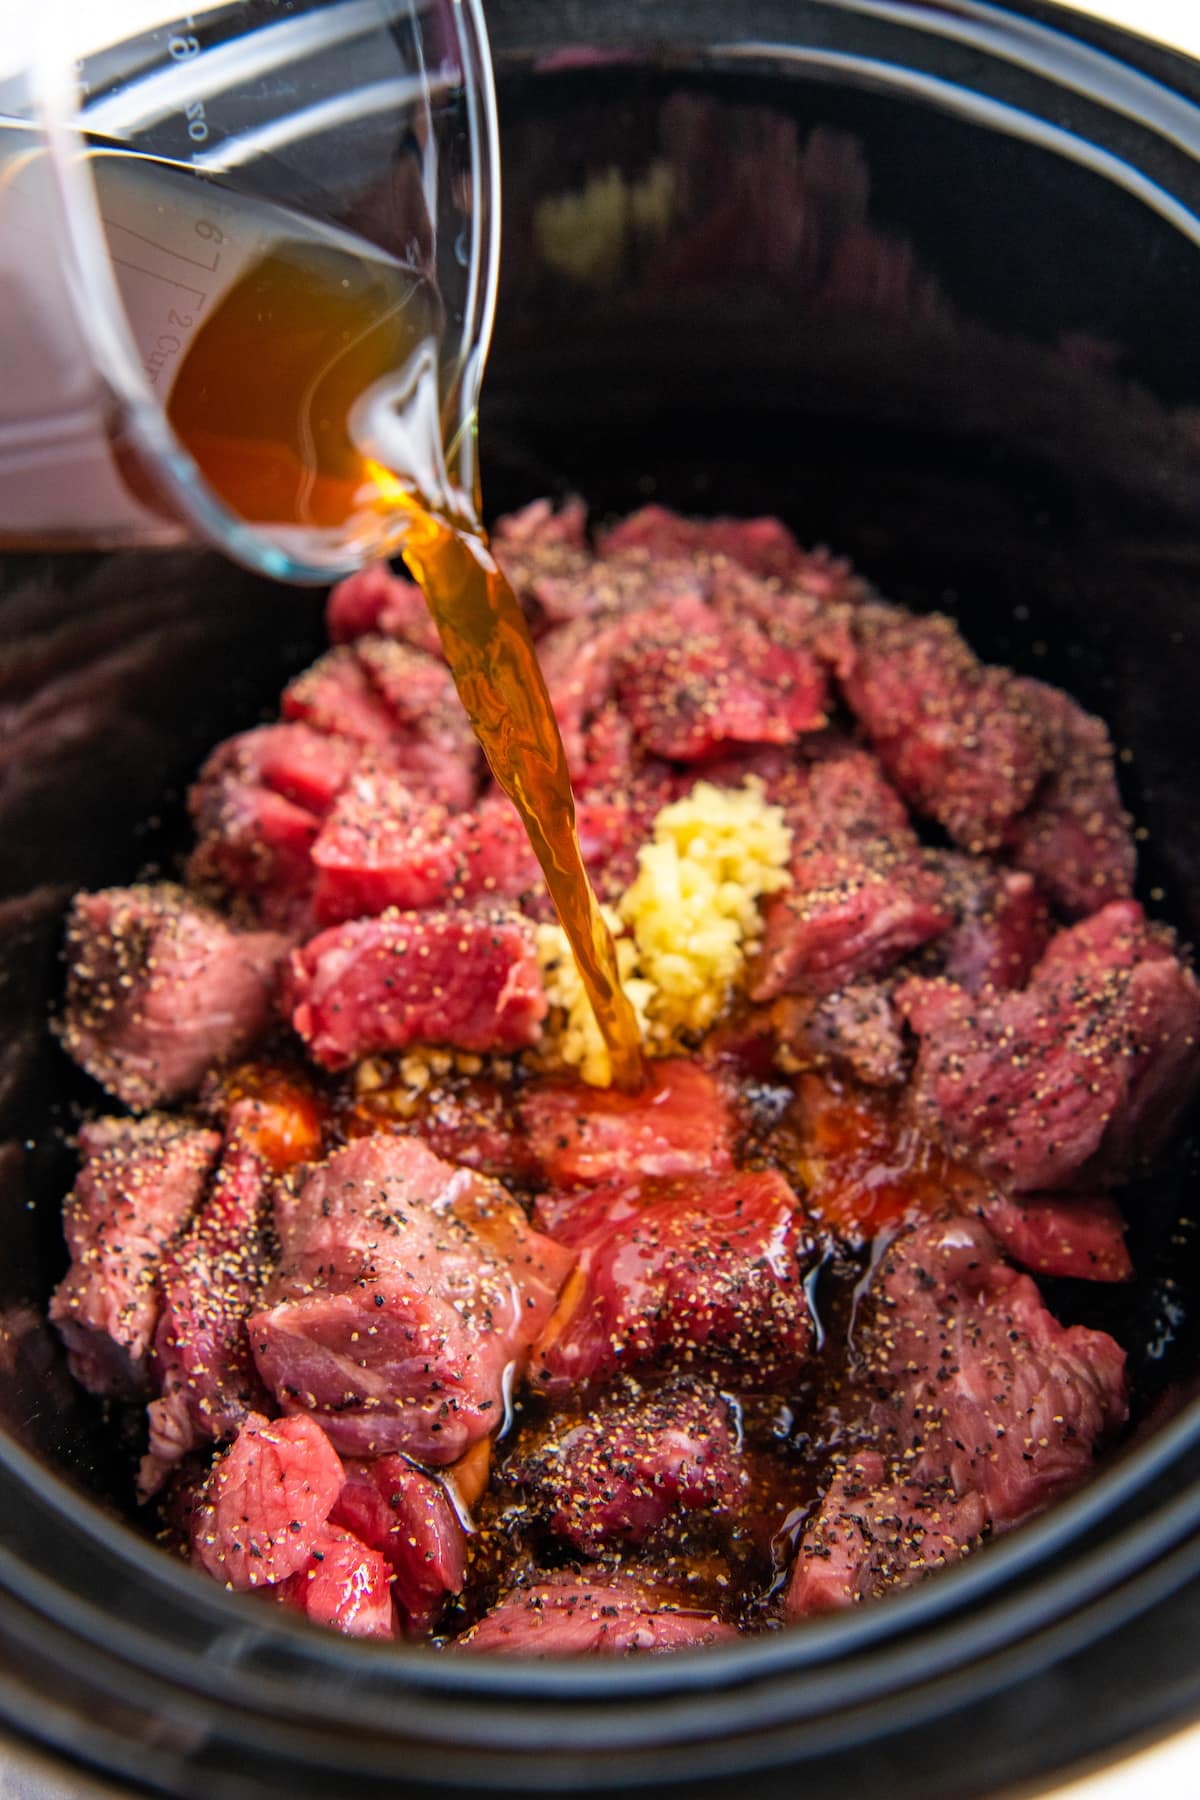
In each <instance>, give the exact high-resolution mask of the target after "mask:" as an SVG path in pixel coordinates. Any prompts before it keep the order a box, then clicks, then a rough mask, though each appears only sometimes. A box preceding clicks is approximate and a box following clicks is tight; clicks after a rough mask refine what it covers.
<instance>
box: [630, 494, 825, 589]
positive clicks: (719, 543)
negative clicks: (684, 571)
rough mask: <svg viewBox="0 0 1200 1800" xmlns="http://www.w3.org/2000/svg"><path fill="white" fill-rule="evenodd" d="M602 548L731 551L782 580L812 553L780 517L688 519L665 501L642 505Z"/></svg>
mask: <svg viewBox="0 0 1200 1800" xmlns="http://www.w3.org/2000/svg"><path fill="white" fill-rule="evenodd" d="M599 544H600V550H601V553H602V554H603V555H604V556H611V555H612V554H613V553H614V552H615V551H618V550H640V551H642V552H643V553H644V554H646V556H647V557H648V558H652V559H654V560H657V559H658V558H660V557H671V556H701V557H730V558H732V559H733V561H735V562H739V563H741V564H743V566H744V567H745V568H747V569H749V570H751V571H752V572H753V573H754V574H756V575H775V576H778V577H779V578H780V579H781V580H786V579H787V578H788V577H789V576H794V575H798V574H801V573H802V572H803V571H804V570H805V569H806V567H807V565H808V562H809V558H808V557H807V556H806V555H805V553H804V551H803V550H801V548H800V546H799V544H798V543H797V542H796V540H795V538H794V537H793V536H792V534H791V532H790V531H789V530H788V528H787V526H786V525H784V524H783V523H782V522H781V521H780V520H779V519H771V518H761V519H724V518H716V519H685V518H681V517H680V515H679V514H678V513H673V512H669V511H668V510H667V508H666V507H665V506H643V507H642V508H641V509H640V510H639V511H638V512H634V513H630V515H629V517H628V518H627V519H622V520H621V521H620V523H619V524H617V525H614V526H613V527H612V528H611V529H610V530H609V531H605V532H601V534H600V538H599Z"/></svg>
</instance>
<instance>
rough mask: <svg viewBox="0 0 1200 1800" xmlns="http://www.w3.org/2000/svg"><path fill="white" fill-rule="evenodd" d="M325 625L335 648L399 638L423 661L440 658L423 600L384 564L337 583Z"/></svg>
mask: <svg viewBox="0 0 1200 1800" xmlns="http://www.w3.org/2000/svg"><path fill="white" fill-rule="evenodd" d="M325 625H326V628H327V630H328V632H329V641H330V642H331V643H333V644H349V643H352V642H353V641H354V639H355V638H362V637H386V638H398V639H399V640H400V642H401V643H404V644H410V645H411V646H412V648H413V649H414V650H422V651H424V653H425V655H426V656H440V655H441V654H442V642H441V639H440V638H439V637H438V631H437V626H436V625H435V624H434V622H433V615H432V614H431V613H430V611H429V607H428V604H427V603H426V600H425V596H424V594H423V593H422V592H421V590H420V588H419V587H418V586H417V585H416V583H415V582H412V581H407V580H405V578H404V576H403V575H397V574H396V572H395V570H393V569H389V567H388V565H387V564H386V563H372V564H371V566H370V568H367V569H359V570H358V571H357V572H356V573H355V574H353V575H348V576H347V577H346V579H345V581H339V582H338V584H337V586H336V587H335V588H334V589H333V591H332V593H331V594H330V596H329V600H328V603H327V605H326V608H325Z"/></svg>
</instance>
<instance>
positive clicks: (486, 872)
mask: <svg viewBox="0 0 1200 1800" xmlns="http://www.w3.org/2000/svg"><path fill="white" fill-rule="evenodd" d="M312 858H313V862H314V864H315V865H316V868H317V870H318V875H317V886H316V893H315V896H314V903H313V904H314V910H315V912H316V916H317V919H318V921H319V922H320V923H321V924H322V925H336V924H340V923H341V922H342V921H343V920H346V919H359V918H365V917H368V916H372V915H376V914H378V913H381V912H386V911H387V909H388V908H389V907H393V906H394V907H398V908H400V909H401V910H402V911H416V912H419V911H422V910H424V909H426V908H430V907H436V906H444V907H448V906H461V905H463V904H465V903H468V902H471V901H474V900H477V899H479V898H481V897H486V898H489V899H490V900H492V901H493V902H494V901H497V900H503V899H513V900H515V899H518V898H519V897H520V896H521V895H522V894H524V893H525V892H526V891H527V890H528V889H536V888H540V886H541V884H542V873H541V870H540V868H539V867H538V863H537V858H536V857H535V856H534V854H533V851H532V849H531V848H530V844H529V839H528V837H527V836H526V834H525V829H524V826H523V825H522V824H521V821H520V819H519V817H518V816H517V812H516V809H515V808H514V807H513V805H512V803H511V802H510V801H509V800H507V799H506V798H505V797H504V796H503V795H499V794H496V795H490V796H488V797H487V798H486V799H484V800H482V801H481V802H480V804H479V805H478V806H477V807H474V808H472V809H471V810H470V811H468V812H458V813H451V812H449V811H448V810H447V808H446V807H444V806H439V805H437V804H436V803H435V802H431V801H428V800H423V799H421V798H420V797H418V796H417V795H414V794H413V792H412V790H411V789H410V788H408V787H407V786H406V785H405V783H404V782H403V781H402V780H401V779H400V777H398V776H395V775H387V774H383V773H380V772H379V771H377V770H371V771H363V772H362V773H360V774H359V775H357V776H355V777H354V778H353V779H352V780H351V781H350V783H349V784H348V786H347V787H346V789H345V791H344V793H343V794H342V796H341V798H340V799H339V800H338V802H337V804H336V805H335V807H334V809H333V811H332V813H331V814H330V816H329V818H328V819H327V820H326V822H325V825H324V827H323V829H322V831H321V835H320V837H319V838H318V839H317V841H316V844H315V845H314V846H313V852H312Z"/></svg>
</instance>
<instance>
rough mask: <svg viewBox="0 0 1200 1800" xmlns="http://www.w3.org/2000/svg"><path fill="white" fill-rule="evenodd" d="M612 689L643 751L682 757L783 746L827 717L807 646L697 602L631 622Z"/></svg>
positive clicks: (817, 668) (820, 675)
mask: <svg viewBox="0 0 1200 1800" xmlns="http://www.w3.org/2000/svg"><path fill="white" fill-rule="evenodd" d="M614 694H615V697H616V700H617V703H618V705H619V707H620V709H621V711H622V712H623V713H624V715H625V717H626V718H627V719H628V720H629V722H630V724H631V725H632V726H633V732H634V736H635V738H636V739H637V740H638V742H639V743H640V744H641V746H642V747H643V749H645V750H647V751H649V752H650V753H651V754H652V755H655V756H663V757H669V758H672V759H673V760H675V761H679V762H699V761H701V760H703V758H705V757H708V756H712V755H714V754H718V753H720V752H721V751H722V750H725V749H727V748H730V747H736V746H737V745H739V744H790V743H791V742H792V741H793V739H795V738H796V737H797V736H798V735H799V734H800V733H801V732H807V731H819V730H820V729H821V728H822V726H823V725H824V724H825V723H826V710H825V709H826V700H827V695H826V687H825V675H824V671H823V670H822V668H821V665H820V663H819V662H818V661H817V659H816V658H815V657H814V656H813V655H812V654H811V653H810V652H809V651H808V650H806V649H803V648H796V647H793V646H791V645H787V644H783V643H778V642H775V641H773V640H772V639H771V638H770V637H768V636H767V634H766V633H765V632H763V631H760V630H759V628H758V626H757V625H755V624H754V623H753V622H752V621H749V620H743V621H742V622H740V623H737V624H732V623H728V622H726V621H725V620H723V619H721V618H720V617H719V616H718V615H717V614H715V613H713V612H712V611H711V610H710V609H709V608H707V607H705V606H703V605H694V606H693V607H692V608H690V609H689V610H688V611H687V612H686V613H685V612H683V611H682V610H681V609H678V608H677V609H675V611H674V612H666V613H664V614H662V615H657V614H648V615H645V616H644V617H639V618H638V619H637V620H632V621H630V623H629V627H628V629H627V631H626V633H625V635H624V641H623V644H622V648H621V650H620V651H619V653H618V655H617V658H616V661H615V665H614Z"/></svg>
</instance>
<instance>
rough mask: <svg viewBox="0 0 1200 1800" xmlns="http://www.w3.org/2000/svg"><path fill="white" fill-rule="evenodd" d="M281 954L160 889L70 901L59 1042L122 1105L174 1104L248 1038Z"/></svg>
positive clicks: (280, 947) (265, 1004) (110, 891)
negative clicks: (166, 1101) (171, 1102)
mask: <svg viewBox="0 0 1200 1800" xmlns="http://www.w3.org/2000/svg"><path fill="white" fill-rule="evenodd" d="M287 949H288V942H287V939H286V938H284V937H281V936H280V935H279V934H278V933H277V932H274V931H235V930H234V929H233V928H232V927H231V926H229V925H227V924H226V923H225V921H224V919H222V918H221V917H220V916H219V915H218V914H217V913H215V912H211V911H210V910H209V909H208V908H207V907H205V906H200V905H197V904H196V902H195V901H193V900H190V899H189V898H188V896H187V895H186V894H185V893H184V892H183V890H182V889H181V888H177V887H174V886H172V885H171V884H170V883H169V882H160V883H158V884H157V885H155V886H153V887H131V888H105V889H104V890H103V891H102V892H100V893H98V894H77V895H76V896H75V899H74V901H73V902H72V905H71V912H70V917H69V919H68V922H67V961H68V968H69V973H68V977H67V1004H66V1012H65V1016H64V1019H63V1026H62V1040H63V1043H64V1045H65V1046H66V1048H67V1050H68V1051H69V1052H70V1053H71V1055H72V1056H73V1057H74V1059H75V1061H76V1062H77V1063H79V1065H80V1066H81V1067H82V1068H84V1069H86V1070H87V1072H88V1074H89V1075H91V1076H92V1077H93V1079H94V1080H96V1081H98V1082H99V1083H100V1085H101V1086H102V1087H103V1088H105V1089H106V1090H107V1091H108V1092H109V1093H110V1094H114V1095H115V1096H116V1097H117V1099H118V1100H123V1101H124V1102H125V1104H126V1106H131V1107H133V1108H134V1109H135V1110H138V1111H141V1110H143V1109H145V1108H148V1107H151V1106H156V1105H158V1104H159V1103H160V1102H162V1101H164V1100H176V1099H178V1098H179V1097H180V1096H181V1095H183V1094H187V1093H190V1092H191V1091H192V1090H193V1089H195V1088H197V1087H199V1085H200V1083H201V1081H202V1080H203V1078H204V1076H205V1075H206V1074H207V1073H208V1071H209V1069H210V1068H212V1066H213V1064H214V1063H223V1062H228V1061H229V1060H230V1059H231V1058H233V1057H235V1056H240V1055H242V1053H243V1052H244V1051H246V1050H248V1049H249V1047H250V1045H251V1044H252V1043H253V1042H254V1040H255V1039H256V1038H257V1037H258V1036H260V1034H261V1033H262V1031H263V1030H264V1028H265V1027H266V1024H267V1022H268V1020H269V1018H270V1014H271V999H272V994H273V992H274V989H275V986H276V980H277V976H278V973H279V970H280V966H281V964H282V962H283V959H284V957H285V956H286V954H287Z"/></svg>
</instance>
